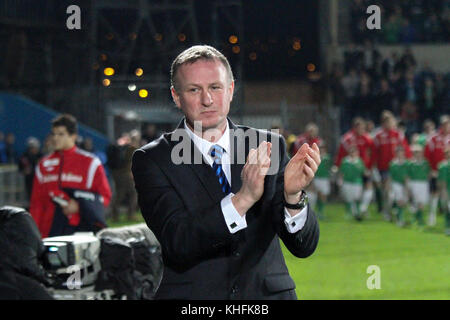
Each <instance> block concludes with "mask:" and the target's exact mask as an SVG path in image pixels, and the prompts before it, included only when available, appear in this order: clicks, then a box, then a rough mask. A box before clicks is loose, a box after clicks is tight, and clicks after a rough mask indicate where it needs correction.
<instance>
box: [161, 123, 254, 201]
mask: <svg viewBox="0 0 450 320" xmlns="http://www.w3.org/2000/svg"><path fill="white" fill-rule="evenodd" d="M228 123H229V127H230V150H229V152H230V153H231V154H230V157H231V192H233V193H234V194H236V193H237V192H238V191H239V190H240V189H241V186H242V180H241V172H242V169H243V168H244V165H245V160H246V159H247V154H248V152H249V151H248V145H246V144H245V141H244V139H242V137H240V136H239V134H236V132H239V131H237V130H239V128H238V127H237V126H236V125H235V124H234V123H233V122H232V121H231V120H230V119H228ZM177 129H182V130H185V128H184V118H183V120H181V122H180V123H179V125H178V126H177ZM177 143H178V141H170V144H171V150H172V149H173V147H174V146H175V145H176V144H177ZM189 144H190V148H191V155H193V157H191V158H192V161H191V163H189V164H184V165H186V166H188V167H189V168H190V169H191V170H192V172H193V173H194V174H195V176H196V177H197V178H198V179H199V180H200V182H201V184H202V186H203V188H204V189H205V191H206V192H207V193H208V194H209V196H210V197H211V199H212V200H213V201H214V202H219V201H220V200H222V199H223V197H224V193H223V192H222V188H221V186H220V184H219V181H218V179H217V177H216V175H215V173H214V170H213V169H212V168H211V166H210V165H209V164H208V163H207V162H206V160H205V159H204V158H203V155H202V154H201V151H200V150H199V149H198V148H197V147H196V146H195V144H194V142H193V141H192V140H191V139H189ZM194 159H201V161H202V163H201V164H195V163H194V161H193V160H194ZM186 178H187V177H186Z"/></svg>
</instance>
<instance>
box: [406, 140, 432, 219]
mask: <svg viewBox="0 0 450 320" xmlns="http://www.w3.org/2000/svg"><path fill="white" fill-rule="evenodd" d="M411 150H412V152H413V158H412V159H411V160H410V161H409V164H408V178H409V182H408V186H409V189H410V191H411V199H412V202H413V204H414V207H415V209H417V211H416V221H417V223H418V225H419V227H423V226H424V218H423V211H424V209H425V205H426V204H427V203H428V202H429V201H430V188H429V182H428V180H429V178H430V174H431V168H430V164H429V163H428V161H427V160H425V158H424V155H423V147H422V146H421V145H417V144H416V145H413V146H412V147H411Z"/></svg>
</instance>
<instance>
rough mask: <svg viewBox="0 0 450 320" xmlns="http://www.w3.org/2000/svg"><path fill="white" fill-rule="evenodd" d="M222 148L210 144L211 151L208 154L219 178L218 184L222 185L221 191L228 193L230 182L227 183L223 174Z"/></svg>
mask: <svg viewBox="0 0 450 320" xmlns="http://www.w3.org/2000/svg"><path fill="white" fill-rule="evenodd" d="M223 151H224V150H223V148H222V147H220V146H219V145H217V144H215V145H213V146H212V148H211V151H210V152H209V154H210V155H211V157H212V158H213V165H212V167H213V170H214V172H215V174H216V176H217V178H218V179H219V183H220V186H221V187H222V191H223V193H225V195H227V194H229V193H230V192H231V187H230V184H229V183H228V180H227V177H226V176H225V172H224V171H223V168H222V155H223Z"/></svg>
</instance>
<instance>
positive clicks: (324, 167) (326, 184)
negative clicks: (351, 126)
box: [313, 141, 333, 219]
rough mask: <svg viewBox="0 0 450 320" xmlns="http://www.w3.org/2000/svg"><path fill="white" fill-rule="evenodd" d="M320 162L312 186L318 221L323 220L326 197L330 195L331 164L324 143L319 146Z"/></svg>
mask: <svg viewBox="0 0 450 320" xmlns="http://www.w3.org/2000/svg"><path fill="white" fill-rule="evenodd" d="M319 149H320V158H321V162H320V165H319V167H318V168H317V171H316V175H315V176H314V180H313V184H314V189H315V190H316V191H317V206H316V212H317V214H318V215H319V218H320V219H324V218H325V213H324V206H325V203H326V202H327V197H328V195H329V194H330V173H331V167H332V166H333V163H332V161H331V158H330V155H329V154H328V152H327V147H326V145H325V142H323V141H322V143H321V144H320V145H319Z"/></svg>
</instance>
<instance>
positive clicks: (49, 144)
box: [41, 134, 55, 155]
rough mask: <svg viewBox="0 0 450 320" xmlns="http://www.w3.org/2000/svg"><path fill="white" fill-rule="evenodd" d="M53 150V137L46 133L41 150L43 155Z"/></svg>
mask: <svg viewBox="0 0 450 320" xmlns="http://www.w3.org/2000/svg"><path fill="white" fill-rule="evenodd" d="M54 150H55V147H54V145H53V137H52V135H51V134H49V135H47V137H45V140H44V145H43V146H42V149H41V152H42V154H43V155H46V154H50V153H52V152H53V151H54Z"/></svg>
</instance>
